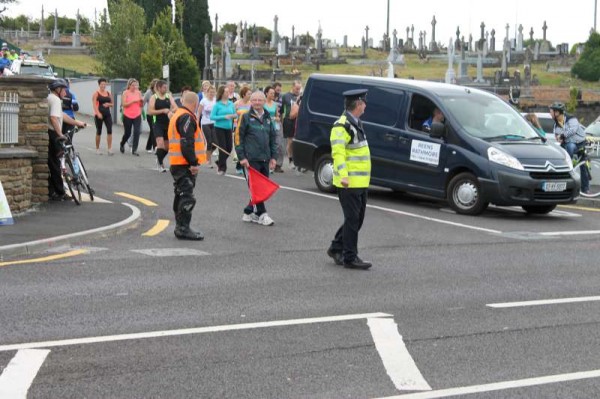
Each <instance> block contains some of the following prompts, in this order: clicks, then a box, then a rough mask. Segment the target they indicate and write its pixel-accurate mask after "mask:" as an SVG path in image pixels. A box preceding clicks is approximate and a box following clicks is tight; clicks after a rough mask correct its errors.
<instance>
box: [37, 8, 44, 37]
mask: <svg viewBox="0 0 600 399" xmlns="http://www.w3.org/2000/svg"><path fill="white" fill-rule="evenodd" d="M38 36H39V37H43V36H44V6H43V5H42V19H41V20H40V32H39V35H38Z"/></svg>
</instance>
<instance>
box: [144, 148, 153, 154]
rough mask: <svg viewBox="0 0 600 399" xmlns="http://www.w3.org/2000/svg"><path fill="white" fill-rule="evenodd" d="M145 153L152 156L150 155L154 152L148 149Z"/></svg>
mask: <svg viewBox="0 0 600 399" xmlns="http://www.w3.org/2000/svg"><path fill="white" fill-rule="evenodd" d="M146 152H147V153H148V154H152V153H153V152H154V150H153V149H149V150H146Z"/></svg>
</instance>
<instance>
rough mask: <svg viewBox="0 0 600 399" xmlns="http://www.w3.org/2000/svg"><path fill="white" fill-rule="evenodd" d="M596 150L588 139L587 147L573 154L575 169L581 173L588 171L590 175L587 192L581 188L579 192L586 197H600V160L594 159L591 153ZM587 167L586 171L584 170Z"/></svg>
mask: <svg viewBox="0 0 600 399" xmlns="http://www.w3.org/2000/svg"><path fill="white" fill-rule="evenodd" d="M594 151H595V147H594V145H593V143H592V142H590V141H589V140H586V145H585V147H582V148H580V149H578V150H577V152H576V153H575V154H574V155H573V170H574V171H576V172H577V173H579V175H581V173H587V174H588V176H589V181H590V187H589V190H588V191H587V192H585V191H583V190H581V191H580V192H579V194H580V195H581V196H582V197H585V198H597V197H600V161H599V160H596V159H592V157H591V154H592V153H593V152H594ZM582 168H585V171H582ZM594 176H595V177H596V181H595V183H596V185H593V184H592V181H593V178H594Z"/></svg>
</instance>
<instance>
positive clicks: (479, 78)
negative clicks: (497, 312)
mask: <svg viewBox="0 0 600 399" xmlns="http://www.w3.org/2000/svg"><path fill="white" fill-rule="evenodd" d="M475 83H480V84H481V83H485V79H483V50H482V49H479V50H478V51H477V78H475Z"/></svg>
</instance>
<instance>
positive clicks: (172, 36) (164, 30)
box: [150, 10, 200, 90]
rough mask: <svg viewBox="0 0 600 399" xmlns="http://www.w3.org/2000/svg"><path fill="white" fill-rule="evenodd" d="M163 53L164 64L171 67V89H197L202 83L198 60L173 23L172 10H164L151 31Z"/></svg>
mask: <svg viewBox="0 0 600 399" xmlns="http://www.w3.org/2000/svg"><path fill="white" fill-rule="evenodd" d="M150 33H151V34H152V35H154V36H155V37H156V38H157V39H158V41H159V46H160V48H161V49H162V51H163V58H162V62H163V64H168V65H169V72H170V73H169V74H170V76H171V87H172V88H173V89H174V90H179V89H180V88H181V87H183V86H185V85H189V86H192V88H194V89H195V88H197V87H198V85H199V83H200V73H199V71H198V65H196V60H195V59H194V57H193V56H192V52H191V50H190V49H189V47H187V46H186V44H185V41H184V40H183V37H182V36H181V33H180V32H179V30H178V29H177V28H176V27H175V26H174V25H173V24H172V23H171V13H170V10H164V11H163V12H161V13H160V14H158V16H157V17H156V19H155V20H154V25H152V29H150Z"/></svg>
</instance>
